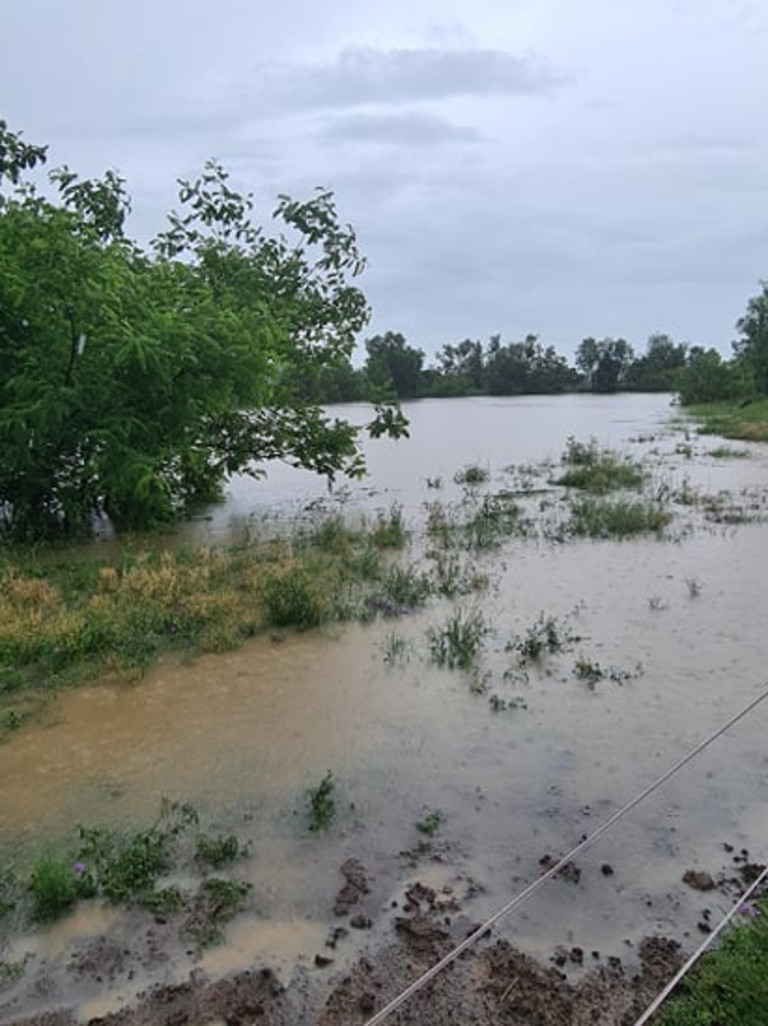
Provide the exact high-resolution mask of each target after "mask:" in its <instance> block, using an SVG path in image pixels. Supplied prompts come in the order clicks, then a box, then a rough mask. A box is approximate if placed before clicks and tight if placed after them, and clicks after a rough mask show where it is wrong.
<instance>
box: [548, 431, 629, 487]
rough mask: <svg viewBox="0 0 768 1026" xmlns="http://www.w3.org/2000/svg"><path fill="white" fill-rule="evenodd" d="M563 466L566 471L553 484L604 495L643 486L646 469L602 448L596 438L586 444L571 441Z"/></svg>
mask: <svg viewBox="0 0 768 1026" xmlns="http://www.w3.org/2000/svg"><path fill="white" fill-rule="evenodd" d="M562 463H563V464H565V465H566V467H567V470H566V471H565V473H563V474H561V476H560V477H558V478H556V479H555V481H554V484H558V485H562V486H564V487H566V488H579V489H581V490H582V491H585V492H592V493H593V494H595V495H605V493H606V492H613V491H619V490H621V489H630V490H637V489H638V488H640V487H641V485H642V483H643V476H644V475H643V470H642V467H641V466H640V465H639V464H638V463H635V462H633V461H631V460H629V459H626V458H625V457H622V456H618V455H617V454H616V453H613V452H611V451H610V450H609V449H601V448H600V446H599V445H598V443H597V440H596V439H594V438H593V439H591V440H590V442H589V443H588V444H586V445H585V444H584V443H582V442H578V441H577V440H576V439H575V438H569V439H568V442H567V444H566V448H565V452H564V453H563V456H562Z"/></svg>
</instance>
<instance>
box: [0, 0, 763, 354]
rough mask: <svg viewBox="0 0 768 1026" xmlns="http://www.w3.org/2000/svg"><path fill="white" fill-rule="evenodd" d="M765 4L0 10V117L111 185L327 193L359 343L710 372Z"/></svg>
mask: <svg viewBox="0 0 768 1026" xmlns="http://www.w3.org/2000/svg"><path fill="white" fill-rule="evenodd" d="M767 107H768V3H766V2H765V0H471V2H470V0H365V2H361V0H354V2H353V0H328V2H327V3H317V2H313V3H309V2H308V0H301V2H300V0H280V2H277V3H270V4H266V3H264V2H263V0H262V2H260V0H219V2H218V3H215V4H214V3H211V2H210V0H207V2H203V0H184V2H183V3H182V2H180V0H132V2H131V3H122V2H117V0H67V2H66V3H63V2H62V0H17V2H13V0H4V3H3V15H2V61H0V116H2V117H5V119H6V120H7V121H8V122H9V125H10V127H11V128H13V129H15V130H23V131H24V133H25V136H26V138H27V140H28V141H31V142H40V143H49V144H50V146H51V151H50V159H51V162H52V163H53V164H54V165H55V164H58V163H67V164H69V165H70V166H71V167H73V168H74V169H76V170H78V171H80V172H81V173H83V174H97V173H101V172H102V171H103V170H104V169H105V168H107V167H114V168H117V169H118V170H119V171H120V172H121V173H122V174H123V175H125V176H126V177H127V178H128V182H129V188H130V190H131V192H132V195H133V201H134V209H135V215H134V219H133V223H132V228H133V231H134V232H135V233H137V234H139V235H149V234H153V233H154V232H155V231H156V230H158V229H160V228H161V227H162V217H163V214H164V212H165V211H166V210H168V209H169V208H170V207H171V206H172V205H173V202H174V180H175V178H176V177H177V176H178V175H186V176H189V175H194V174H195V172H196V171H197V170H199V169H200V168H201V166H202V164H203V162H204V161H205V160H206V158H208V157H217V158H218V159H219V160H221V161H222V162H223V163H224V164H225V165H226V166H227V167H228V168H229V169H230V170H231V171H232V174H233V179H234V181H235V183H236V184H237V185H238V186H240V187H242V188H244V189H248V190H251V191H253V192H254V193H255V194H256V196H257V198H258V199H259V200H260V201H263V202H264V203H265V204H266V207H265V209H271V208H272V206H273V205H274V200H275V197H276V195H277V193H279V192H290V193H292V194H294V195H296V196H298V197H301V196H304V195H306V194H308V193H309V192H310V191H311V189H312V188H313V187H314V186H315V185H324V186H328V187H330V188H332V189H333V190H334V191H335V193H336V196H337V203H338V206H339V210H340V213H341V216H342V217H343V219H344V220H347V221H350V222H352V224H354V226H355V228H356V230H357V233H358V236H359V240H360V243H361V246H362V249H363V251H364V252H365V254H366V255H367V257H368V260H369V266H368V270H367V271H366V274H365V277H364V278H363V279H362V283H363V287H364V289H365V291H366V294H367V295H368V297H369V299H370V301H371V303H372V305H373V310H374V318H373V322H372V324H371V328H370V332H369V333H373V332H374V331H384V330H387V329H392V330H397V331H401V332H403V334H405V335H406V337H407V338H408V340H409V341H410V342H411V343H412V344H414V345H418V346H420V347H422V348H424V349H425V350H427V351H428V352H431V351H433V350H434V349H437V348H440V346H442V345H443V344H444V343H445V342H451V341H458V340H460V339H462V338H464V337H467V336H469V337H472V338H482V339H487V338H488V337H489V336H490V335H491V334H493V333H496V332H500V333H501V334H502V336H503V338H504V340H505V341H511V340H514V339H518V338H521V337H522V336H524V335H525V334H526V333H527V332H536V333H539V334H540V335H541V337H542V339H543V340H544V341H545V342H547V343H552V344H554V345H555V346H556V347H557V348H558V349H559V350H561V351H562V352H564V353H567V354H571V353H572V352H573V350H574V349H575V347H576V346H577V345H578V343H579V341H580V339H581V338H583V337H584V336H586V335H595V336H598V337H602V336H605V335H622V336H624V337H626V338H628V339H629V340H630V341H631V342H632V343H633V344H635V345H636V346H637V347H639V348H641V349H642V348H643V346H644V344H645V340H646V338H647V336H648V335H649V334H650V333H651V332H654V331H666V332H669V333H670V334H672V335H673V336H675V338H677V339H679V340H683V341H692V342H696V343H700V344H705V345H716V346H718V347H719V348H721V349H722V350H723V351H724V352H727V351H728V350H729V347H730V342H731V340H732V339H733V338H734V336H735V331H734V322H735V320H736V319H737V318H738V317H739V316H740V315H741V313H742V312H743V311H744V308H745V305H746V301H747V299H748V297H749V296H751V295H754V294H755V293H756V292H757V291H758V290H759V279H761V278H766V277H768V174H767V172H768V132H766V114H767V110H766V108H767Z"/></svg>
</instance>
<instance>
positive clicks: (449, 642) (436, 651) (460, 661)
mask: <svg viewBox="0 0 768 1026" xmlns="http://www.w3.org/2000/svg"><path fill="white" fill-rule="evenodd" d="M489 633H490V627H489V626H488V624H487V623H486V621H485V617H484V616H483V614H482V613H481V612H480V611H479V610H478V609H469V610H467V609H458V610H456V612H455V613H453V614H452V615H451V616H450V617H449V618H448V620H446V622H445V623H444V624H443V625H442V626H441V627H431V628H430V629H429V631H428V633H427V638H428V641H429V653H430V658H431V659H432V662H433V663H435V664H436V665H437V666H443V667H446V668H447V669H449V670H471V669H473V668H474V667H475V666H476V664H477V660H478V657H479V655H480V652H481V650H482V647H483V643H484V641H485V638H486V636H487V635H488V634H489Z"/></svg>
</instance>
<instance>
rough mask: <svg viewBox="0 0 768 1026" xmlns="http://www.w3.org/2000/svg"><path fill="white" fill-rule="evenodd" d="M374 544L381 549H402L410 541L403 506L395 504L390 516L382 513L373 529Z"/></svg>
mask: <svg viewBox="0 0 768 1026" xmlns="http://www.w3.org/2000/svg"><path fill="white" fill-rule="evenodd" d="M372 537H373V543H374V545H375V546H376V547H377V548H379V549H402V548H404V547H405V543H406V541H407V540H408V532H407V531H406V529H405V520H404V519H403V508H402V506H400V505H398V504H397V503H394V504H393V505H392V508H391V509H390V511H389V513H388V514H384V513H380V514H379V516H378V518H377V520H376V524H375V526H374V528H373V535H372Z"/></svg>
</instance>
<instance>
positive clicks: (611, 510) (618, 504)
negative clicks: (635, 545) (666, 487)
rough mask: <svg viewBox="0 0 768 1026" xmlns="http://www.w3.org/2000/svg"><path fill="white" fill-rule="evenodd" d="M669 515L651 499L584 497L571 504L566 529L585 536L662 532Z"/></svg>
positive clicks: (610, 536)
mask: <svg viewBox="0 0 768 1026" xmlns="http://www.w3.org/2000/svg"><path fill="white" fill-rule="evenodd" d="M671 519H672V514H671V513H669V512H668V511H667V510H665V509H663V508H662V507H661V506H659V505H657V504H656V503H653V502H648V501H646V502H643V501H634V502H630V501H627V500H622V499H618V500H611V499H597V498H583V499H579V500H577V501H575V502H573V503H572V504H571V517H570V522H569V525H568V526H569V529H570V531H571V533H572V534H574V535H577V536H581V537H586V538H619V539H622V538H631V537H632V536H633V535H638V534H656V535H661V533H662V532H663V530H664V528H665V527H666V526H667V525H668V524H669V522H670V521H671Z"/></svg>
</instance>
